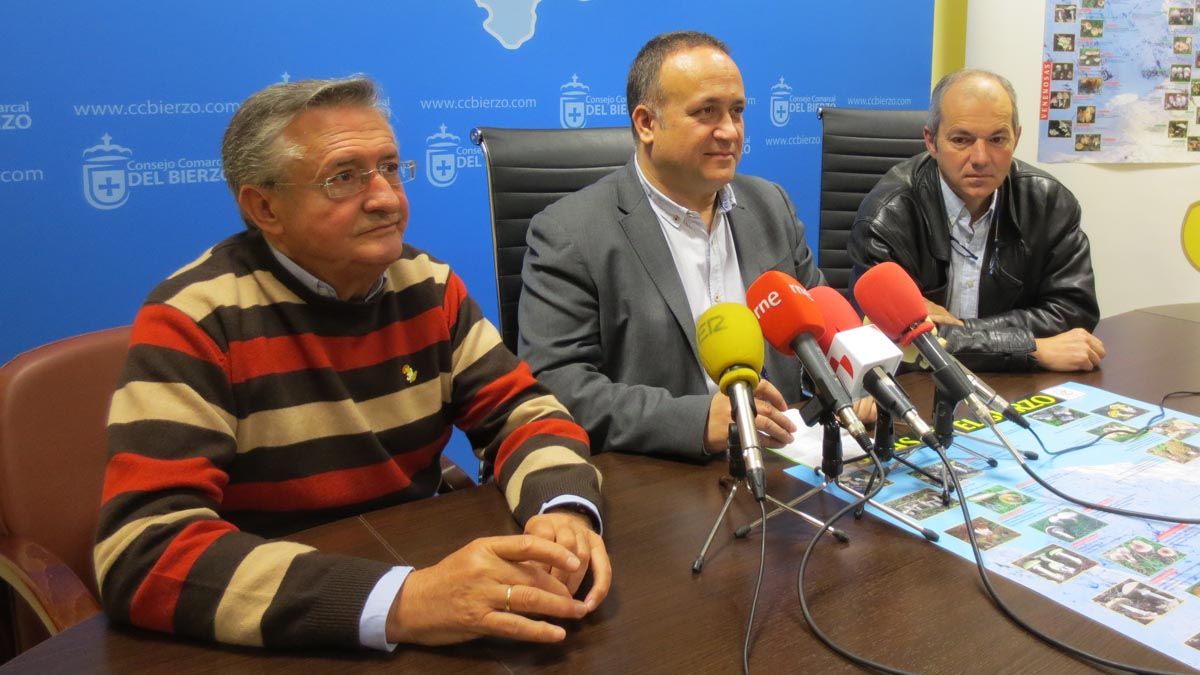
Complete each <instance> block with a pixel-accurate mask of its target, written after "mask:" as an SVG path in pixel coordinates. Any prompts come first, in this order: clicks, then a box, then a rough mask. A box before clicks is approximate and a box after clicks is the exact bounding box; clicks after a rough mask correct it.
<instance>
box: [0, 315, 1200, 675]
mask: <svg viewBox="0 0 1200 675" xmlns="http://www.w3.org/2000/svg"><path fill="white" fill-rule="evenodd" d="M1097 332H1098V334H1099V335H1100V336H1101V337H1102V339H1104V341H1105V344H1106V346H1107V348H1108V351H1109V358H1108V359H1107V360H1106V361H1105V362H1104V366H1103V368H1102V369H1101V370H1100V371H1099V372H1096V373H1091V374H1082V373H1076V374H1070V375H1066V376H1063V375H1057V374H1050V373H1038V374H1021V375H989V376H988V377H987V379H988V381H989V382H990V383H991V384H992V385H993V386H994V387H995V388H996V389H998V390H999V391H1000V392H1001V393H1003V394H1005V395H1007V396H1009V397H1019V396H1020V395H1023V394H1027V393H1030V392H1032V391H1034V390H1037V389H1039V388H1042V387H1044V386H1049V385H1051V384H1054V383H1057V382H1061V381H1064V380H1067V379H1073V380H1076V381H1080V382H1083V383H1086V384H1090V385H1094V386H1097V387H1103V388H1105V389H1109V390H1112V391H1115V392H1120V393H1122V394H1125V395H1128V396H1131V397H1133V398H1138V399H1141V400H1144V401H1152V402H1157V401H1158V399H1159V398H1160V397H1161V396H1162V394H1164V393H1166V392H1167V391H1171V390H1176V389H1196V388H1200V362H1198V361H1197V359H1196V358H1195V356H1196V351H1197V347H1196V345H1197V344H1200V323H1197V322H1193V321H1189V320H1187V319H1184V318H1177V317H1172V316H1165V315H1163V314H1160V313H1154V312H1147V311H1135V312H1129V313H1126V314H1123V315H1120V316H1117V317H1113V318H1110V319H1106V320H1104V321H1103V322H1102V323H1101V326H1100V328H1099V330H1098V331H1097ZM904 383H905V386H906V387H907V388H908V389H909V392H910V393H911V394H912V395H913V398H914V400H920V401H924V402H925V404H926V405H925V407H926V410H927V409H928V401H929V400H930V397H931V385H930V383H929V378H928V377H927V376H922V375H919V374H915V375H908V376H905V378H904ZM1171 405H1172V407H1175V408H1177V409H1182V410H1184V411H1187V412H1190V413H1193V414H1200V400H1197V399H1194V398H1191V399H1179V400H1175V401H1173V402H1172V403H1171ZM1014 439H1015V440H1017V442H1027V440H1028V438H1027V436H1024V435H1023V434H1020V435H1016V436H1014ZM1018 439H1019V440H1018ZM595 462H596V464H597V465H598V466H599V467H600V468H601V470H602V471H603V472H604V476H605V480H604V492H605V500H606V540H607V542H608V546H609V550H610V554H611V556H612V559H613V564H614V566H615V582H614V586H613V590H612V593H611V595H610V596H609V598H608V600H607V601H606V602H605V603H604V604H603V605H602V606H601V608H600V609H599V610H598V611H597V612H596V613H595V614H594V615H592V616H589V617H587V618H586V619H585V620H583V621H581V622H578V623H576V624H571V625H569V626H568V637H567V640H566V641H565V642H564V643H562V644H560V645H556V646H534V645H526V644H517V643H509V642H505V641H500V640H485V641H477V642H474V643H471V644H467V645H461V646H457V647H453V648H440V649H425V648H414V647H404V646H402V647H400V648H399V649H398V650H397V651H396V653H395V654H392V655H385V654H376V653H358V652H328V651H309V652H289V653H284V652H275V651H268V650H257V649H241V648H229V647H221V646H214V645H203V644H197V643H192V642H188V641H185V640H180V639H176V638H172V637H168V636H162V635H156V634H153V633H149V632H145V631H140V630H135V629H129V628H123V627H115V626H111V625H109V624H108V622H107V621H106V619H105V618H104V617H102V616H101V617H96V618H93V619H90V620H88V621H85V622H83V623H82V624H80V625H78V626H76V627H74V628H71V629H70V630H68V631H65V632H64V633H62V634H61V635H59V636H57V637H55V638H53V639H51V640H49V641H47V642H45V643H43V644H41V645H39V646H38V647H36V648H34V649H32V650H30V651H29V652H27V653H25V654H23V655H22V656H20V657H18V658H17V659H15V660H13V661H12V662H10V663H9V664H7V665H6V666H4V667H2V668H0V671H2V672H3V673H5V675H7V674H8V673H16V672H31V673H53V672H64V673H67V672H69V673H81V672H139V673H143V672H148V673H171V674H172V675H184V674H186V673H208V672H222V673H227V672H250V671H252V672H262V671H266V670H276V669H279V670H283V669H287V670H290V671H293V672H356V673H358V672H385V671H386V672H420V673H440V672H446V673H451V672H455V673H457V672H463V671H469V672H482V673H491V672H495V673H524V672H548V673H573V674H574V673H626V672H639V673H645V672H661V673H733V672H738V671H740V668H741V647H742V636H743V632H744V629H745V621H746V617H747V615H748V613H749V609H750V602H751V594H752V592H753V585H754V579H755V573H756V572H757V568H758V554H759V545H760V542H761V539H760V538H759V535H757V534H754V535H751V536H750V537H749V538H748V539H745V540H734V539H733V538H732V536H731V532H732V529H733V525H734V524H743V523H745V522H747V521H748V520H750V519H752V517H753V516H754V515H755V514H756V512H757V507H756V506H755V505H754V504H753V502H752V501H751V500H750V499H749V498H748V497H741V496H739V498H738V500H737V501H736V502H735V504H734V507H733V508H732V509H731V515H732V518H731V519H727V526H726V529H725V530H724V531H723V532H721V533H719V534H718V537H717V540H716V541H715V542H714V545H713V548H712V549H711V550H710V552H709V556H708V559H707V563H706V565H705V567H704V570H703V572H702V573H701V574H699V575H694V574H692V572H691V563H692V560H693V559H694V558H695V556H696V554H697V552H698V550H699V548H700V545H701V544H702V543H703V540H704V537H705V535H706V534H707V532H708V529H709V527H711V525H712V522H713V521H714V519H715V518H716V515H717V512H718V510H719V508H720V506H721V503H722V501H723V499H724V493H723V492H722V490H721V489H720V488H719V487H718V478H719V476H720V475H721V474H722V473H723V470H724V466H723V465H721V464H720V463H712V464H710V465H708V466H696V465H690V464H685V463H679V462H675V461H670V460H662V459H655V458H649V457H640V456H632V455H619V454H605V455H601V456H598V457H596V458H595ZM783 468H785V466H784V464H783V463H782V462H781V461H777V460H774V459H769V460H768V470H769V475H768V486H769V489H770V491H771V493H772V494H774V495H776V496H781V497H787V496H791V495H793V494H796V493H798V492H799V491H800V489H801V487H802V485H801V484H800V483H799V482H798V481H796V480H794V479H792V478H791V477H789V476H786V475H783V474H782V473H781V471H782V469H783ZM837 505H838V502H837V501H836V500H834V499H832V498H829V497H828V496H825V495H822V496H820V497H819V498H818V499H816V500H813V501H809V502H807V503H806V504H805V507H804V508H805V510H806V511H808V512H810V513H812V514H813V515H815V516H817V517H820V518H824V517H827V516H828V515H831V514H832V513H833V512H834V511H835V510H836V507H837ZM844 527H845V529H846V531H847V532H848V533H849V534H850V536H851V538H852V541H851V542H850V543H849V544H837V543H835V542H833V541H832V539H829V538H826V540H825V541H823V542H822V543H821V544H820V545H819V546H818V550H817V552H816V554H815V555H814V558H813V560H812V562H811V563H810V571H809V579H808V585H807V587H806V588H807V591H808V594H809V598H810V604H811V606H812V608H813V610H814V612H815V616H816V618H817V621H818V623H819V625H820V626H821V627H822V628H823V629H825V630H826V631H827V632H829V633H831V634H833V635H836V636H837V638H838V640H839V642H840V643H841V644H843V645H844V646H846V647H848V648H850V649H853V650H855V651H857V652H858V653H860V654H862V655H864V656H867V657H869V658H873V659H875V660H877V661H882V662H884V663H887V664H889V665H892V666H895V667H899V668H904V669H907V670H910V671H913V672H921V673H963V672H988V673H993V672H1021V673H1055V674H1058V673H1069V672H1092V669H1091V668H1090V667H1088V666H1086V665H1084V664H1082V663H1080V662H1078V661H1075V660H1074V659H1072V658H1070V657H1067V656H1065V655H1063V654H1061V653H1060V652H1058V651H1055V650H1054V649H1052V648H1050V647H1048V646H1046V645H1045V644H1043V643H1042V642H1040V641H1038V640H1037V639H1035V638H1033V637H1031V636H1029V635H1028V634H1026V633H1025V632H1023V631H1021V630H1020V629H1018V628H1016V627H1015V626H1013V625H1012V624H1010V623H1009V622H1008V621H1006V620H1005V619H1004V618H1002V617H1001V616H1000V615H999V614H998V613H997V611H996V610H995V609H994V608H993V606H992V605H991V603H990V601H989V600H988V599H987V598H986V596H985V595H984V594H983V591H982V588H981V586H980V582H979V580H978V578H977V576H976V572H975V569H974V567H973V566H972V565H970V564H968V563H966V562H964V561H963V560H961V559H959V558H957V557H956V556H954V555H952V554H950V553H947V552H945V551H943V550H941V549H939V548H937V547H936V546H934V545H931V544H929V543H927V542H926V541H925V540H924V539H922V538H920V537H919V536H917V535H915V534H912V533H910V532H907V531H904V530H901V529H899V528H897V527H894V526H892V525H889V524H885V523H882V522H880V521H878V520H875V519H873V518H870V517H868V518H867V519H865V520H862V521H858V522H854V521H847V522H844ZM515 531H516V527H515V525H514V524H513V522H512V520H511V518H510V516H509V515H508V513H507V511H506V509H505V506H504V501H503V499H502V497H501V495H500V494H499V491H498V490H496V489H495V488H494V487H493V486H490V485H489V486H482V487H477V488H472V489H468V490H464V491H460V492H456V493H452V494H450V495H447V496H443V497H438V498H435V499H427V500H423V501H420V502H415V503H412V504H406V505H404V506H401V507H395V508H391V509H387V510H383V511H379V512H375V513H370V514H366V515H364V516H361V517H357V518H350V519H346V520H343V521H339V522H336V523H332V524H329V525H325V526H322V527H318V528H315V529H312V530H307V531H305V532H302V533H300V534H298V535H295V536H293V537H290V538H291V539H294V540H296V541H301V542H304V543H306V544H311V545H314V546H318V547H320V548H322V549H324V550H330V551H339V552H342V553H348V554H352V555H361V556H367V557H371V558H377V559H380V560H388V561H396V562H399V563H406V564H412V565H417V566H424V565H430V564H432V563H434V562H436V561H437V560H439V559H440V558H441V557H443V556H444V555H446V554H447V553H449V552H451V551H452V550H454V549H456V548H458V547H459V546H461V545H462V544H463V543H465V542H467V541H468V540H470V539H472V538H475V537H478V536H484V535H491V534H497V533H508V532H515ZM813 531H814V529H813V528H812V527H810V526H808V525H806V524H804V523H802V522H800V521H799V519H797V518H794V517H790V516H785V517H779V518H774V519H772V520H771V521H770V526H769V529H768V532H767V563H766V578H765V581H764V584H763V591H762V597H761V598H760V601H759V607H758V613H757V620H756V626H755V631H754V641H753V646H752V651H751V669H752V671H754V672H758V673H781V672H801V671H803V672H815V673H831V672H858V669H857V667H855V666H853V665H851V664H849V663H848V662H846V661H844V660H843V659H842V658H840V657H838V656H837V655H835V654H833V653H832V652H830V651H829V650H828V649H827V648H825V647H824V646H823V645H822V644H820V643H819V642H818V641H817V640H816V639H815V638H814V637H813V636H812V634H811V633H810V632H809V630H808V627H807V625H806V624H805V622H804V619H803V616H802V615H801V612H800V608H799V604H798V602H797V597H796V580H797V578H796V577H797V570H798V566H799V560H800V556H801V555H802V553H803V551H804V548H805V546H806V545H807V544H808V541H809V539H810V538H811V536H812V534H813ZM994 583H995V585H996V586H997V588H998V590H999V591H1000V592H1001V594H1002V596H1003V597H1004V598H1005V599H1006V600H1007V601H1008V602H1009V604H1010V605H1011V606H1012V607H1013V608H1014V609H1016V610H1017V611H1018V612H1019V613H1020V614H1021V615H1022V616H1023V617H1025V618H1026V619H1027V620H1029V621H1030V622H1032V623H1033V624H1034V625H1036V626H1037V627H1039V628H1041V629H1042V630H1045V631H1047V632H1049V633H1051V634H1052V635H1054V636H1056V637H1058V638H1060V639H1062V640H1065V641H1068V642H1069V643H1071V644H1073V645H1077V646H1081V647H1086V648H1089V649H1091V650H1093V651H1096V652H1098V653H1100V654H1103V655H1106V656H1108V657H1110V658H1116V659H1119V660H1123V661H1126V662H1131V663H1135V664H1139V665H1142V666H1147V667H1155V668H1160V669H1167V670H1176V671H1183V670H1186V668H1185V667H1183V666H1182V665H1181V664H1178V663H1176V662H1174V661H1172V660H1171V659H1168V658H1167V657H1165V656H1162V655H1161V654H1158V653H1157V652H1154V651H1152V650H1149V649H1147V648H1145V647H1142V646H1141V645H1139V644H1137V643H1135V642H1133V641H1132V640H1129V639H1127V638H1125V637H1123V636H1121V635H1120V634H1118V633H1117V632H1115V631H1113V630H1111V629H1109V628H1107V627H1104V626H1101V625H1099V624H1097V623H1094V622H1092V621H1090V620H1089V619H1086V618H1083V617H1081V616H1079V615H1077V614H1074V613H1072V612H1070V611H1069V610H1066V609H1064V608H1062V607H1059V606H1058V605H1056V604H1055V603H1053V602H1050V601H1047V600H1046V599H1044V598H1042V597H1041V596H1039V595H1037V594H1035V593H1033V592H1031V591H1028V590H1026V589H1024V588H1022V587H1020V586H1017V585H1016V584H1013V583H1009V582H1007V581H1006V580H1004V579H1001V578H999V577H994Z"/></svg>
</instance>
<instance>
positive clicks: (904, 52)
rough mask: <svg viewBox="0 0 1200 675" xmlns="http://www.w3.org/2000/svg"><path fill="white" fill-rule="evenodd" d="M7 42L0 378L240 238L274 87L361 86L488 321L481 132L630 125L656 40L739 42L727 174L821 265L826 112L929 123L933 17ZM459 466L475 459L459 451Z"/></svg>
mask: <svg viewBox="0 0 1200 675" xmlns="http://www.w3.org/2000/svg"><path fill="white" fill-rule="evenodd" d="M4 14H5V21H4V22H3V24H2V25H0V40H2V44H4V45H5V46H6V47H7V50H6V51H7V52H8V54H9V61H8V64H7V66H6V67H5V68H3V69H2V70H0V206H2V209H0V227H2V228H3V235H4V236H3V242H4V243H3V253H2V256H3V265H0V308H2V309H0V316H2V317H3V320H2V321H0V325H2V328H0V362H3V361H6V360H8V359H9V358H11V357H12V356H14V355H16V354H17V353H19V352H21V351H23V350H26V349H29V348H31V347H34V346H37V345H39V344H42V343H45V342H48V341H51V340H53V339H56V338H59V337H64V336H67V335H73V334H76V333H81V332H85V331H89V330H95V329H98V328H105V327H109V326H116V325H120V324H125V323H129V322H130V321H131V320H132V318H133V316H134V314H135V312H136V311H137V308H138V306H139V305H140V303H141V301H142V299H143V298H144V297H145V295H146V293H147V292H148V291H149V290H150V289H151V288H152V287H153V286H154V285H155V283H157V282H158V281H159V280H161V279H162V278H164V277H165V276H166V275H168V274H170V273H171V272H172V271H174V270H175V269H177V268H178V267H180V266H182V265H183V264H185V263H187V262H188V261H190V260H192V259H193V258H195V257H196V256H197V255H199V253H200V252H201V251H203V250H204V249H205V248H207V247H208V246H210V245H212V244H213V243H215V242H216V241H218V240H220V239H222V238H224V237H226V236H228V235H229V234H231V233H233V232H235V231H237V230H238V229H240V228H241V227H242V225H241V221H240V219H239V218H238V215H237V211H236V209H235V207H234V204H233V200H232V198H231V197H230V195H229V192H228V189H227V188H226V186H225V183H224V176H223V175H222V173H221V168H220V141H221V135H222V133H223V131H224V129H225V126H226V124H227V123H228V121H229V118H230V116H231V115H232V114H233V112H234V111H235V110H236V109H237V105H238V103H239V102H240V101H241V100H243V99H244V98H245V97H246V96H248V95H249V94H250V93H252V92H254V91H256V90H258V89H260V88H262V87H264V86H266V85H268V84H271V83H272V82H277V81H280V80H286V79H300V78H310V77H334V76H345V75H348V74H351V73H356V72H362V73H366V74H368V75H370V76H372V77H374V78H375V79H376V80H377V81H378V82H379V83H380V84H381V85H382V87H383V89H384V92H385V95H386V96H387V97H388V99H389V101H390V108H391V111H392V123H393V124H394V126H395V128H396V133H397V136H398V137H399V140H400V144H401V151H402V153H404V154H405V155H407V156H409V157H413V158H415V159H417V161H418V164H419V172H420V175H419V178H418V180H416V181H414V182H413V183H410V184H409V185H408V186H407V189H408V192H409V197H410V200H411V203H412V216H411V219H410V222H409V227H408V239H409V241H411V242H412V243H413V244H415V245H417V246H420V247H422V248H425V249H428V250H429V251H431V252H433V253H434V254H436V255H438V256H439V257H441V258H443V259H445V260H448V261H449V262H450V263H451V264H452V265H453V266H454V267H455V268H456V270H457V271H458V272H459V274H460V275H461V276H462V277H463V279H464V280H465V282H466V283H467V286H468V288H469V289H470V290H471V291H472V294H473V295H474V296H475V298H476V299H477V300H478V301H479V303H480V304H481V305H482V307H483V310H484V312H485V313H486V314H487V315H488V316H490V317H492V319H493V320H495V317H496V293H495V283H494V279H493V274H494V270H493V267H492V257H491V240H490V234H489V232H490V230H489V220H488V207H487V194H486V192H487V181H486V177H485V176H484V170H483V161H482V156H481V155H480V154H479V152H478V148H476V147H475V146H474V145H472V144H471V142H470V140H469V134H470V130H471V128H472V127H475V126H480V125H491V126H513V127H578V126H589V127H594V126H623V125H626V124H627V122H628V118H627V117H626V114H627V113H626V110H625V103H624V92H625V74H626V71H627V69H628V66H629V62H630V61H631V60H632V58H633V56H634V54H635V53H636V52H637V49H638V48H639V47H640V46H641V45H642V44H643V43H644V42H645V41H646V40H647V39H648V38H649V37H651V36H653V35H655V34H657V33H660V32H663V31H667V30H677V29H683V28H689V29H698V30H704V31H708V32H711V33H713V34H715V35H717V36H718V37H720V38H722V39H724V40H725V41H726V42H728V43H729V45H730V48H731V50H732V52H733V56H734V58H735V60H736V61H737V62H738V65H739V66H740V67H741V70H742V75H743V78H744V81H745V85H746V94H747V96H748V97H749V98H750V105H749V107H748V110H747V113H746V147H745V149H744V156H743V160H742V164H741V167H740V169H741V170H742V171H744V172H746V173H751V174H756V175H760V176H764V177H766V178H769V179H772V180H775V181H777V182H779V183H781V184H782V185H783V186H784V187H785V188H786V189H787V190H788V192H789V193H790V194H791V196H792V198H793V200H794V201H795V203H796V206H797V209H798V210H799V213H800V217H801V219H802V220H804V222H805V223H807V224H808V226H809V231H808V236H809V241H810V244H814V248H815V242H816V234H817V226H818V222H817V221H818V218H817V216H818V212H819V211H818V196H819V169H820V124H819V122H818V120H817V117H816V109H817V108H818V107H820V106H823V105H824V106H853V107H892V108H913V107H925V106H926V105H927V104H928V92H929V72H930V53H931V35H932V14H933V1H932V0H920V1H916V0H913V1H908V2H901V3H896V2H885V1H883V0H859V1H858V2H853V3H808V2H790V1H776V2H771V1H768V0H743V1H742V2H738V3H729V2H708V1H704V0H655V1H654V2H619V1H617V0H590V1H588V0H545V1H544V2H543V1H542V0H474V1H472V0H419V1H418V0H410V1H406V2H371V1H367V2H361V3H349V4H346V3H337V2H329V1H328V0H325V1H322V2H313V1H311V0H292V1H289V2H283V1H281V0H261V1H260V2H255V3H247V2H241V1H235V0H208V1H206V2H203V3H173V2H172V3H167V2H163V3H159V2H125V3H92V2H86V3H85V2H57V3H56V2H40V3H34V2H21V3H9V5H8V6H7V7H6V9H5V12H4ZM451 456H453V457H455V458H456V459H458V460H460V461H461V462H463V463H465V464H472V465H473V463H472V462H470V461H469V460H466V459H465V458H467V457H469V452H468V451H467V450H466V449H465V446H464V445H463V444H462V442H461V441H456V443H455V444H454V446H453V447H452V449H451Z"/></svg>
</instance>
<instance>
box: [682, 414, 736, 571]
mask: <svg viewBox="0 0 1200 675" xmlns="http://www.w3.org/2000/svg"><path fill="white" fill-rule="evenodd" d="M737 429H738V427H737V423H736V422H730V423H729V440H728V441H727V442H726V443H727V445H726V450H725V458H726V459H727V460H728V461H729V473H728V474H727V475H724V476H721V478H720V479H718V481H717V482H718V484H719V485H720V486H721V487H725V486H726V485H729V494H727V495H725V503H724V504H722V505H721V512H720V513H718V514H717V521H716V522H715V523H713V526H712V529H711V530H709V531H708V539H705V540H704V546H703V547H701V549H700V555H698V556H696V559H695V560H693V561H692V574H699V573H700V570H701V569H703V568H704V556H706V555H708V547H709V546H712V542H713V537H715V536H717V528H718V527H720V526H721V521H723V520H725V514H726V513H727V512H728V511H729V505H730V504H731V503H732V502H733V498H734V496H735V495H737V493H738V490H740V489H742V483H744V482H745V481H746V460H745V458H744V457H742V444H741V442H740V441H739V440H738V430H737Z"/></svg>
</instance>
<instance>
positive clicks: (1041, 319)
mask: <svg viewBox="0 0 1200 675" xmlns="http://www.w3.org/2000/svg"><path fill="white" fill-rule="evenodd" d="M1020 135H1021V127H1020V125H1019V124H1018V120H1017V111H1016V95H1015V94H1014V92H1013V89H1012V85H1011V84H1010V83H1009V82H1008V80H1006V79H1004V78H1003V77H1000V76H999V75H996V74H994V73H990V72H987V71H980V70H961V71H958V72H955V73H951V74H950V75H947V76H946V77H945V78H943V79H942V81H941V82H939V83H938V85H937V86H936V87H935V88H934V91H933V94H932V95H931V103H930V114H929V122H928V123H927V125H926V127H925V146H926V148H927V149H928V152H925V153H922V154H920V155H918V156H916V157H913V158H912V159H909V160H906V161H904V162H901V163H900V164H898V165H896V166H895V167H893V168H892V170H891V171H889V172H888V173H887V175H885V176H884V177H883V178H882V179H881V180H880V181H879V184H878V185H876V186H875V188H874V189H873V190H872V191H871V193H870V194H868V195H867V197H866V199H865V200H864V201H863V203H862V206H861V207H860V208H859V210H858V215H857V216H856V218H855V222H854V227H853V230H852V232H851V235H850V244H849V248H850V257H851V259H852V260H853V261H854V270H853V272H852V273H851V278H850V284H851V287H853V285H854V282H855V281H856V280H857V279H858V277H859V276H860V275H861V274H862V273H863V272H864V271H866V269H867V268H869V267H871V266H873V265H875V264H877V263H880V262H883V261H887V260H891V261H894V262H896V263H898V264H899V265H900V266H902V267H904V269H906V270H907V271H908V273H909V274H910V275H911V276H912V277H913V279H915V280H916V282H917V285H918V286H919V287H920V288H921V292H922V294H924V296H925V298H926V305H928V307H929V314H930V318H931V319H933V321H934V322H935V323H937V324H938V327H939V334H940V335H941V336H942V337H943V338H944V339H945V340H946V342H947V348H948V349H949V350H950V351H951V352H952V353H954V354H956V355H957V356H958V358H959V359H960V360H962V361H963V363H964V364H965V365H967V366H968V367H969V368H972V369H975V370H1028V369H1032V368H1034V367H1041V368H1045V369H1048V370H1064V371H1066V370H1091V369H1093V368H1095V367H1096V366H1097V365H1098V364H1099V363H1100V360H1101V359H1102V358H1104V345H1103V344H1102V343H1101V342H1100V340H1099V339H1098V338H1097V337H1095V336H1094V335H1092V334H1091V333H1090V332H1089V331H1091V330H1092V329H1093V328H1095V326H1096V322H1097V321H1098V320H1099V318H1100V311H1099V307H1098V306H1097V303H1096V288H1095V281H1094V278H1093V275H1092V261H1091V254H1090V249H1089V247H1088V239H1087V235H1086V234H1084V233H1083V230H1081V229H1080V227H1079V218H1080V209H1079V202H1077V201H1076V200H1075V196H1074V195H1072V194H1071V192H1070V191H1069V190H1067V188H1066V187H1064V186H1063V185H1062V184H1061V183H1059V182H1058V181H1057V180H1056V179H1055V178H1054V177H1053V176H1050V175H1049V174H1047V173H1045V172H1044V171H1041V170H1038V169H1036V168H1034V167H1032V166H1030V165H1028V164H1025V163H1024V162H1021V161H1020V160H1014V159H1013V156H1012V155H1013V151H1014V150H1015V149H1016V146H1017V140H1018V139H1019V138H1020Z"/></svg>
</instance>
